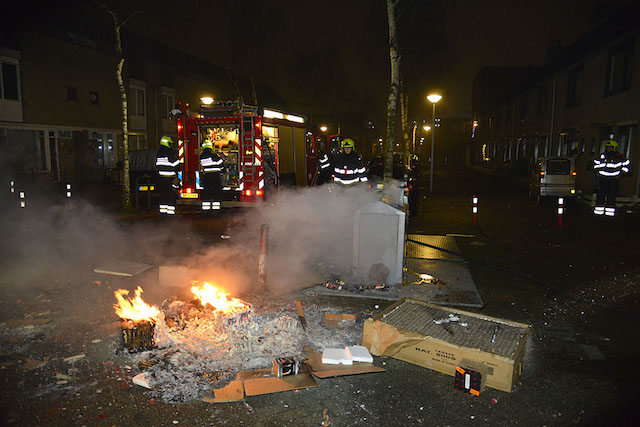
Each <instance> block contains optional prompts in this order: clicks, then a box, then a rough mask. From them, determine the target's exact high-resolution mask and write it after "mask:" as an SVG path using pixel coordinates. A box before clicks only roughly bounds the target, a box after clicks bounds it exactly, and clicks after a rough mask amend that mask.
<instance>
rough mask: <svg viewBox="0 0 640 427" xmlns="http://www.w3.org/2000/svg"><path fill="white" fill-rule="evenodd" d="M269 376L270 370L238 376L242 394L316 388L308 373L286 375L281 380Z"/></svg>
mask: <svg viewBox="0 0 640 427" xmlns="http://www.w3.org/2000/svg"><path fill="white" fill-rule="evenodd" d="M270 375H273V374H272V372H271V370H270V369H259V370H255V371H244V372H241V373H240V374H238V376H239V377H241V378H242V382H243V383H244V392H245V394H246V395H247V396H258V395H260V394H269V393H278V392H281V391H289V390H296V389H300V388H312V387H318V383H317V382H316V381H315V380H314V379H313V377H312V376H311V375H310V374H308V373H303V374H296V375H287V376H284V377H281V378H278V377H273V376H270Z"/></svg>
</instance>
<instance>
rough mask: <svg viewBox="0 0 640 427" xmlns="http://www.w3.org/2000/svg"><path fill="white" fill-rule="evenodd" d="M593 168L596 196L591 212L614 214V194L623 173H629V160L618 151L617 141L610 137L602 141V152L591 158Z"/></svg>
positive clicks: (616, 191) (616, 192)
mask: <svg viewBox="0 0 640 427" xmlns="http://www.w3.org/2000/svg"><path fill="white" fill-rule="evenodd" d="M593 170H594V171H595V172H596V174H597V175H596V179H597V184H598V185H597V189H598V190H597V191H598V193H597V196H596V206H595V208H593V213H594V214H596V215H607V216H615V214H616V196H617V195H618V186H619V184H620V178H621V177H622V175H623V174H627V173H629V160H627V159H626V158H625V156H624V154H622V153H620V152H618V143H617V142H616V141H614V140H612V139H609V140H607V141H606V142H605V143H604V153H602V154H600V158H597V159H593Z"/></svg>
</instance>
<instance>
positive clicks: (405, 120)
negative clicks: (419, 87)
mask: <svg viewBox="0 0 640 427" xmlns="http://www.w3.org/2000/svg"><path fill="white" fill-rule="evenodd" d="M408 109H409V94H407V93H406V92H405V90H404V79H403V78H402V76H401V77H400V123H401V125H402V142H403V143H404V163H405V165H407V166H409V157H410V155H411V154H413V149H412V148H411V141H410V140H409V112H408ZM414 136H415V135H414Z"/></svg>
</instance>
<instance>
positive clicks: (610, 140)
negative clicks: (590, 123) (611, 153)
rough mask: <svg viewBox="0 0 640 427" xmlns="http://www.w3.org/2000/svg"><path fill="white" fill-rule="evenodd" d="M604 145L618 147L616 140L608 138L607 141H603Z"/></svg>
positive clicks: (615, 148)
mask: <svg viewBox="0 0 640 427" xmlns="http://www.w3.org/2000/svg"><path fill="white" fill-rule="evenodd" d="M604 147H605V148H607V147H613V149H614V150H617V149H618V143H617V142H616V141H614V140H613V139H608V140H607V141H605V143H604Z"/></svg>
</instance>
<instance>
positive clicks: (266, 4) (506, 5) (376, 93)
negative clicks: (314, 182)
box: [23, 0, 637, 128]
mask: <svg viewBox="0 0 640 427" xmlns="http://www.w3.org/2000/svg"><path fill="white" fill-rule="evenodd" d="M104 1H105V2H107V3H109V2H110V3H119V4H120V5H122V4H124V5H125V6H130V7H134V8H135V7H139V6H140V5H141V4H148V5H150V7H149V10H148V11H147V12H146V13H144V14H141V15H138V16H137V17H136V18H134V19H133V20H132V21H130V24H128V25H129V28H130V29H132V30H134V31H137V32H140V33H143V34H144V35H146V36H149V37H151V38H156V39H158V40H161V41H163V42H165V43H168V44H170V45H172V46H174V47H177V48H179V49H181V50H185V51H187V52H189V53H191V54H194V55H197V56H200V57H202V58H204V59H207V60H210V61H211V62H214V63H216V64H219V65H222V66H225V67H227V68H230V69H234V70H237V71H239V72H245V73H248V72H249V71H250V70H252V69H253V70H256V71H255V75H256V77H257V78H258V79H262V80H265V81H267V82H269V84H271V85H272V86H273V87H275V88H276V89H277V90H278V91H279V92H280V93H281V94H282V95H283V96H284V97H285V98H286V99H287V100H288V101H289V102H290V103H291V104H292V106H294V107H295V108H296V109H297V110H296V111H301V112H302V113H304V114H310V113H313V117H312V118H313V119H314V121H316V122H319V121H325V120H331V119H332V117H335V116H341V117H349V116H352V119H354V118H355V120H360V122H362V121H363V120H373V121H374V122H376V124H377V125H378V128H380V127H383V126H382V125H383V120H384V112H385V109H386V98H387V95H388V87H389V52H388V45H387V43H388V27H387V18H386V2H385V0H322V1H304V0H226V1H220V0H184V1H177V0H155V1H151V0H139V1H138V0H136V1H132V0H122V1H120V0H104ZM632 1H637V0H401V1H400V4H399V11H400V18H399V19H400V25H399V31H400V36H401V39H400V41H401V44H402V46H401V49H402V50H403V52H404V58H403V61H404V62H403V67H404V75H405V76H406V77H405V87H406V91H407V93H411V96H410V118H411V119H413V118H422V117H423V116H425V115H428V112H429V111H428V110H430V108H429V106H428V105H427V101H426V100H425V96H426V94H427V92H428V91H430V90H439V91H441V93H442V95H443V96H444V98H443V100H442V101H441V102H440V104H439V105H438V109H439V111H440V113H441V115H442V116H443V117H461V116H466V117H470V115H471V88H472V80H473V77H474V76H475V74H476V73H477V72H478V71H479V70H480V68H481V67H482V66H484V65H526V64H529V63H531V64H533V65H540V64H542V63H543V62H544V56H545V48H546V47H547V46H549V45H550V44H551V42H552V41H553V40H557V39H559V40H562V41H563V42H564V44H565V45H566V44H570V43H572V42H574V41H575V40H576V39H577V38H579V37H580V36H581V35H583V34H584V33H585V32H587V31H588V30H589V29H590V28H592V26H593V24H594V22H595V19H596V17H597V15H598V14H599V13H596V10H601V9H602V6H603V5H607V4H616V3H618V4H620V3H622V4H626V3H629V2H632ZM41 3H43V4H46V5H48V7H49V9H48V10H47V8H46V7H43V8H39V9H38V10H40V12H41V13H40V16H36V14H35V13H33V12H32V11H33V10H35V8H31V4H28V5H26V6H25V7H27V8H28V9H27V10H26V13H24V12H25V11H24V10H23V16H25V17H27V18H26V19H31V20H36V19H43V20H45V21H48V24H49V25H55V24H54V23H55V22H56V19H58V18H56V17H55V16H50V17H48V16H47V14H54V13H56V12H51V10H53V11H57V13H58V14H61V13H62V14H65V15H66V16H65V19H66V20H73V19H77V20H81V21H88V23H86V24H85V25H90V21H91V20H90V19H87V17H86V16H77V15H79V14H78V12H75V13H76V15H75V16H74V12H69V11H68V10H76V11H77V10H78V7H77V6H74V7H73V8H71V7H70V6H69V5H73V4H74V3H75V4H76V5H77V2H76V1H75V0H70V1H69V2H63V3H62V4H64V5H66V6H67V11H64V9H65V8H63V7H61V6H60V7H59V5H60V3H57V2H52V1H43V2H41ZM96 4H97V3H95V2H91V0H87V1H86V2H83V6H82V7H83V8H84V12H81V13H87V10H88V8H89V5H93V6H96ZM598 6H600V9H597V7H598ZM81 13H80V14H81ZM100 15H102V16H103V17H104V18H105V20H106V21H107V22H108V17H107V16H106V13H105V12H103V11H101V9H100V8H98V12H97V15H96V16H100Z"/></svg>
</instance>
